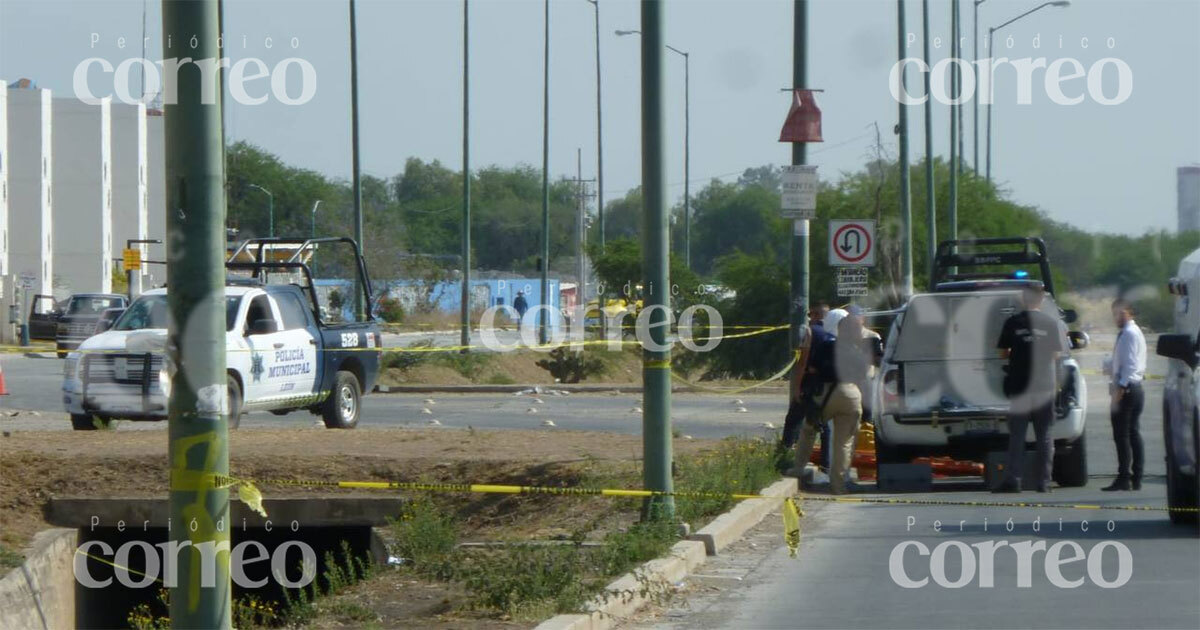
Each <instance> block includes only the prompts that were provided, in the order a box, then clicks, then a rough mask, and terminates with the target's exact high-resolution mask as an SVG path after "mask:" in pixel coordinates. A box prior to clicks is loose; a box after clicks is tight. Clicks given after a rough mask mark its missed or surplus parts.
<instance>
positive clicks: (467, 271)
mask: <svg viewBox="0 0 1200 630" xmlns="http://www.w3.org/2000/svg"><path fill="white" fill-rule="evenodd" d="M470 64H471V49H470V9H469V0H463V75H462V80H463V111H462V116H463V150H462V153H463V167H462V172H463V215H462V297H461V302H462V304H461V306H462V334H461V335H460V336H459V340H458V343H459V345H460V346H462V347H463V352H464V353H465V352H467V347H468V346H470V345H471V82H470V72H469V70H470Z"/></svg>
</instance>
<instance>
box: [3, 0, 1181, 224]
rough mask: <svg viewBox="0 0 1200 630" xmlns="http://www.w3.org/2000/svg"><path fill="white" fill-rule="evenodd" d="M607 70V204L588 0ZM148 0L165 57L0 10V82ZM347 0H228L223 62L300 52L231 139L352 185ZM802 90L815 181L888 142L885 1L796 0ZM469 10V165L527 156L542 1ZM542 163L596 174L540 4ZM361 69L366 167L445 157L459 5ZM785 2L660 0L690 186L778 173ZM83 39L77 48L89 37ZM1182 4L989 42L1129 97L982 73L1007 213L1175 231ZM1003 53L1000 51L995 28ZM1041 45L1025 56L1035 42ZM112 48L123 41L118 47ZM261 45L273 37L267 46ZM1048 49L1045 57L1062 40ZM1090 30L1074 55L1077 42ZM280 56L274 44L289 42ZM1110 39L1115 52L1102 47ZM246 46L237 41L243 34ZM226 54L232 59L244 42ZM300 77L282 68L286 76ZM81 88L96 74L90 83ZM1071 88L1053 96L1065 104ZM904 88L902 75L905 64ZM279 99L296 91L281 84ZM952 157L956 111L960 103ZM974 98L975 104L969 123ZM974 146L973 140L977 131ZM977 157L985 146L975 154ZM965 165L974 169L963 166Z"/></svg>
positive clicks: (1113, 8)
mask: <svg viewBox="0 0 1200 630" xmlns="http://www.w3.org/2000/svg"><path fill="white" fill-rule="evenodd" d="M600 2H601V35H602V39H601V46H602V48H603V57H602V61H603V68H604V76H603V79H604V124H605V127H604V129H605V138H604V139H605V147H604V148H605V179H606V181H605V194H606V197H607V198H608V199H613V198H615V197H616V196H618V195H621V194H623V193H624V192H625V191H626V190H627V189H629V188H630V187H633V186H635V185H637V183H638V180H639V178H640V170H639V169H640V158H639V155H640V154H639V149H638V144H639V118H638V50H639V38H637V37H636V36H631V37H617V36H615V35H614V34H613V31H614V30H615V29H636V28H638V27H639V24H638V18H637V14H638V9H637V4H636V3H635V2H631V1H627V0H600ZM931 4H932V5H933V6H932V8H931V22H932V24H931V28H932V30H933V35H934V36H940V37H941V38H942V40H943V41H942V47H941V48H940V49H935V50H932V51H931V52H932V56H933V58H934V60H935V61H936V60H937V59H940V58H942V57H945V56H948V55H949V43H948V39H949V31H950V6H951V3H950V2H949V1H947V0H934V1H933V2H932V3H931ZM971 4H972V3H971V0H964V1H963V3H962V7H963V9H962V11H963V16H964V17H963V34H964V36H966V37H967V38H968V39H967V45H966V48H965V49H964V54H965V56H968V57H969V56H970V54H971V52H970V45H971V40H970V33H971ZM1038 4H1039V2H1037V1H1036V0H1030V1H1026V0H1019V1H1018V0H987V1H986V2H985V3H984V4H983V5H982V6H981V7H980V18H979V19H980V30H981V36H980V39H981V44H980V46H981V54H980V56H981V57H982V56H985V55H984V53H983V51H982V45H983V44H982V40H983V39H985V37H986V28H987V27H988V26H990V25H997V24H999V23H1001V22H1003V21H1005V20H1007V19H1009V18H1011V17H1014V16H1016V15H1018V14H1020V13H1021V12H1023V11H1025V10H1027V9H1029V8H1032V7H1034V6H1037V5H1038ZM144 5H145V6H147V7H148V17H147V25H148V27H147V34H148V35H149V36H150V44H151V45H150V48H149V49H148V51H147V57H149V58H151V59H154V60H157V59H160V58H161V57H162V53H161V51H162V46H161V41H160V37H161V36H160V33H161V21H160V13H159V10H158V6H157V5H158V3H157V2H146V3H143V2H142V1H140V0H91V1H86V2H64V1H58V0H37V1H29V0H0V78H3V79H5V80H7V81H9V82H11V81H13V80H15V79H18V78H21V77H28V78H32V79H34V80H35V81H37V82H38V83H39V84H40V85H41V86H42V87H46V88H50V89H52V90H54V91H55V93H56V94H61V95H68V94H70V92H71V78H72V74H73V72H74V70H75V67H76V65H78V64H79V62H80V61H82V60H84V59H86V58H89V57H96V56H98V57H104V58H106V59H108V60H110V61H111V62H112V63H113V64H114V65H116V64H117V63H119V62H120V61H121V60H123V59H125V58H127V57H138V56H140V55H141V50H140V39H141V36H142V26H141V24H142V10H143V6H144ZM346 6H347V5H346V2H344V1H341V0H320V1H317V0H311V1H308V2H285V1H282V0H279V1H262V0H228V1H227V2H226V9H225V11H226V13H225V30H226V33H227V35H226V47H227V51H226V54H227V55H228V56H230V57H232V58H233V59H234V60H235V61H236V60H237V59H239V58H242V57H246V56H253V57H258V58H261V59H263V60H264V61H265V62H266V63H267V64H268V65H270V66H273V65H274V64H275V63H276V62H278V61H279V60H280V59H283V58H285V57H290V56H296V57H302V58H304V59H307V60H308V61H309V62H311V63H312V64H313V66H314V67H315V69H316V73H317V81H318V83H317V92H316V95H315V97H314V98H313V99H312V100H311V101H310V102H308V103H307V104H305V105H301V106H287V105H282V104H280V103H278V102H276V101H274V100H271V101H269V102H268V103H267V104H264V105H258V106H248V105H238V104H232V105H231V108H230V110H229V112H228V114H227V115H228V122H229V124H228V125H227V127H228V129H227V131H228V133H229V135H230V136H231V139H235V140H247V141H250V142H252V143H254V144H257V145H260V146H262V147H263V148H265V149H267V150H269V151H271V152H274V153H277V154H279V155H280V156H282V158H283V159H285V160H286V161H288V162H290V163H292V164H296V165H299V166H303V167H306V168H311V169H315V170H318V171H321V172H324V173H327V174H329V175H333V176H337V177H343V178H347V177H349V164H350V140H349V131H350V122H349V113H348V112H349V56H348V47H347V42H348V34H347V9H346ZM810 6H811V9H810V17H809V19H810V37H811V41H810V44H809V46H810V48H809V50H810V69H809V76H810V79H811V83H812V87H818V88H823V89H824V90H825V92H824V93H822V94H821V95H820V96H819V104H820V106H821V109H822V110H823V112H824V136H825V140H826V142H825V143H824V144H823V145H818V146H816V147H814V148H813V149H811V150H810V151H811V152H810V161H811V162H813V163H816V164H819V165H820V166H821V172H822V174H823V176H824V177H825V178H827V179H828V178H834V177H836V176H837V174H838V173H840V172H844V171H849V170H854V169H856V168H858V167H859V166H860V165H861V164H862V163H863V161H864V159H865V158H866V156H867V155H868V154H869V151H870V149H871V145H872V144H873V142H874V124H876V123H878V125H879V128H880V129H881V130H882V131H883V134H884V136H883V137H884V142H885V143H887V145H888V147H889V149H890V150H891V151H892V152H893V154H894V152H895V150H896V137H895V136H894V135H892V134H891V132H890V130H891V129H892V126H893V125H894V124H895V122H896V117H897V104H896V103H895V101H893V100H892V98H891V96H890V94H889V89H888V73H889V71H890V70H891V67H892V64H893V63H894V62H895V60H896V53H897V48H896V46H897V32H896V3H895V2H894V1H892V0H812V1H811V2H810ZM907 7H908V9H907V22H908V24H907V26H908V30H909V31H911V32H913V33H914V34H915V35H916V36H917V41H916V43H914V44H913V46H912V48H911V49H910V54H911V55H913V56H920V54H921V49H920V45H921V40H920V37H921V32H920V26H921V3H920V2H919V1H916V0H909V2H907ZM471 12H472V32H471V39H472V41H471V46H472V63H471V75H472V129H473V142H472V157H473V163H474V165H475V166H476V167H479V166H484V165H489V164H499V165H512V164H516V163H527V164H533V165H540V164H541V142H542V135H541V133H542V131H541V121H542V100H541V99H542V94H541V88H542V83H541V82H542V56H541V55H542V27H543V26H542V25H543V23H542V3H541V2H538V1H535V0H528V1H521V0H476V1H475V2H473V3H472V5H471ZM550 14H551V18H550V19H551V44H550V46H551V55H552V58H551V64H550V74H551V104H550V107H551V120H550V123H551V147H550V152H551V173H552V175H553V176H556V177H557V176H574V173H575V159H576V148H577V147H582V148H583V170H584V174H585V177H594V173H595V160H596V156H595V140H596V136H595V66H594V64H595V57H594V54H595V48H594V46H595V42H594V39H593V38H594V30H593V29H594V26H593V15H594V13H593V9H592V5H591V4H589V3H587V2H585V1H584V0H554V1H553V2H551V7H550ZM358 16H359V65H360V67H359V73H360V74H359V76H360V94H361V100H360V107H361V116H362V143H363V169H364V171H365V172H367V173H370V174H372V175H378V176H391V175H393V174H395V173H397V172H399V171H400V170H401V169H402V168H403V164H404V161H405V159H406V158H408V157H410V156H416V157H420V158H423V159H438V160H441V161H442V162H444V163H446V164H448V165H450V166H452V167H453V168H458V167H459V165H460V164H461V143H462V140H461V127H460V125H461V85H462V78H461V68H462V57H461V50H462V48H461V46H462V24H461V17H462V4H461V2H457V1H454V0H435V1H416V0H395V1H390V2H387V1H383V0H360V2H359V3H358ZM791 20H792V3H791V2H788V1H786V0H785V1H780V0H740V1H739V0H708V1H698V0H690V1H684V0H676V1H671V2H667V3H666V29H667V36H666V39H667V42H668V43H669V44H671V45H672V46H675V47H677V48H680V49H683V50H686V51H689V52H690V53H691V125H692V134H691V139H692V159H691V164H692V172H691V180H692V182H693V186H692V188H693V190H697V189H699V188H700V187H701V186H703V185H704V184H705V183H706V182H708V181H709V180H710V179H711V178H713V177H722V178H726V179H729V178H732V177H735V176H736V175H737V174H738V173H740V172H741V171H742V170H743V169H744V168H746V167H750V166H757V165H762V164H767V163H774V164H782V163H786V162H787V161H788V159H789V156H790V151H789V148H788V146H787V145H782V144H779V143H778V142H776V140H777V138H778V133H779V127H780V124H781V123H782V120H783V117H784V115H785V113H786V111H787V108H788V103H789V100H788V96H787V95H786V94H785V93H782V92H780V91H779V90H780V88H783V87H785V86H787V85H788V84H789V82H790V77H791V41H792V38H791ZM93 33H95V34H97V35H98V37H99V39H100V41H99V42H98V43H96V44H95V45H94V47H93V44H92V42H91V40H92V34H93ZM1197 33H1200V0H1121V1H1118V0H1075V2H1073V3H1072V4H1071V6H1070V7H1067V8H1056V7H1049V8H1046V9H1043V10H1041V11H1039V12H1037V13H1035V14H1033V15H1031V16H1029V17H1027V18H1025V19H1023V20H1021V21H1020V22H1018V23H1016V24H1014V25H1012V26H1011V27H1008V28H1006V29H1005V30H1004V31H1002V32H998V33H997V48H998V51H997V52H998V53H1003V55H1004V56H1007V57H1009V58H1022V57H1034V58H1037V57H1045V58H1046V59H1047V62H1048V63H1050V62H1053V61H1054V60H1055V59H1058V58H1060V57H1072V58H1075V59H1078V60H1079V61H1080V63H1081V64H1082V65H1083V67H1084V68H1085V69H1087V68H1090V67H1091V66H1092V64H1093V63H1095V62H1096V61H1097V60H1099V59H1101V58H1104V57H1116V58H1118V59H1121V60H1122V61H1124V62H1125V63H1126V64H1128V65H1129V67H1130V69H1131V71H1132V77H1133V82H1132V88H1133V89H1132V94H1131V95H1130V97H1129V98H1128V100H1126V101H1125V102H1123V103H1121V104H1119V105H1111V106H1106V105H1101V104H1098V103H1097V102H1095V101H1094V100H1093V99H1092V98H1090V97H1087V98H1085V100H1084V102H1083V103H1081V104H1078V105H1073V106H1067V105H1058V104H1055V103H1052V102H1051V101H1050V100H1049V98H1048V96H1047V93H1046V91H1045V89H1044V88H1043V76H1044V72H1045V71H1044V70H1037V71H1036V73H1035V74H1034V80H1033V83H1032V85H1033V90H1032V104H1029V105H1018V104H1017V103H1016V93H1017V87H1016V80H1015V73H1014V71H1013V69H1012V68H1011V67H1009V68H1007V69H1004V70H1001V71H999V72H998V74H997V79H996V83H997V85H996V91H997V102H996V105H994V110H993V116H994V123H993V124H994V128H993V133H994V146H995V148H994V153H993V174H994V176H995V178H996V179H997V180H998V181H999V182H1001V183H1002V184H1003V186H1004V187H1005V188H1007V189H1008V190H1009V191H1010V192H1011V196H1012V197H1013V198H1014V199H1015V200H1017V201H1018V202H1021V203H1026V204H1030V205H1033V206H1037V207H1039V208H1041V209H1042V210H1044V211H1045V212H1046V213H1047V214H1048V215H1049V216H1051V217H1053V218H1055V219H1058V220H1061V221H1066V222H1069V223H1072V224H1075V225H1078V226H1081V227H1085V228H1088V229H1099V230H1104V231H1109V232H1123V233H1141V232H1143V231H1145V230H1149V229H1158V228H1164V227H1166V228H1174V226H1175V207H1176V199H1175V194H1176V193H1175V168H1176V167H1177V166H1180V165H1184V164H1193V163H1200V39H1198V38H1197ZM1009 34H1011V35H1012V36H1013V48H1012V49H1011V50H1010V49H1004V50H1000V49H999V47H1000V46H1001V45H1003V39H1004V37H1005V36H1007V35H1009ZM1039 34H1040V43H1041V47H1040V48H1039V49H1034V48H1033V40H1034V37H1035V36H1036V35H1039ZM121 37H124V38H125V39H126V40H127V42H126V48H125V49H119V48H118V38H121ZM267 37H271V38H272V43H273V47H272V48H270V49H268V48H266V47H265V46H266V38H267ZM1060 37H1061V41H1062V47H1061V48H1059V38H1060ZM1084 37H1087V38H1088V47H1087V48H1083V47H1082V46H1083V42H1082V38H1084ZM292 38H296V41H297V42H298V44H299V46H298V47H297V48H295V49H292V47H291V43H290V40H292ZM1109 38H1111V43H1112V44H1113V47H1112V48H1111V49H1110V48H1109V47H1108V43H1109V41H1110V39H1109ZM243 42H244V44H243ZM243 46H244V47H243ZM666 61H667V69H668V81H667V87H668V90H669V99H670V101H669V103H668V123H669V136H668V140H669V152H668V160H669V172H668V178H669V181H670V182H671V184H672V188H671V193H672V195H673V196H674V197H675V198H678V197H679V196H681V195H682V191H683V184H682V183H683V96H684V93H683V77H684V75H683V59H682V58H681V57H679V56H677V55H674V54H668V57H667V59H666ZM296 76H297V75H293V78H296ZM92 77H93V79H92V86H93V89H94V91H96V92H97V93H98V94H103V93H105V92H107V91H108V90H109V89H111V78H109V79H107V81H106V80H105V78H104V77H103V76H102V75H101V74H100V73H99V72H97V71H95V70H94V71H93V73H92ZM1116 78H1117V77H1116V72H1115V71H1114V70H1113V67H1112V66H1109V67H1108V68H1107V70H1106V72H1104V84H1105V93H1106V95H1107V97H1109V98H1111V97H1113V96H1114V95H1115V94H1116V91H1117V87H1116ZM1085 84H1086V81H1085V80H1084V79H1079V80H1076V81H1074V82H1072V83H1068V84H1066V85H1065V86H1064V91H1065V92H1066V93H1067V94H1068V95H1069V96H1074V95H1077V94H1079V93H1081V92H1082V93H1084V94H1085V96H1086V92H1085V91H1084V87H1085ZM910 86H911V87H910V89H912V90H913V91H914V92H915V91H917V89H918V87H919V86H918V82H917V81H915V80H913V78H912V76H911V74H910ZM297 89H298V88H297ZM963 111H964V115H965V116H966V130H967V138H968V140H967V151H966V153H967V157H968V159H970V158H971V156H972V155H973V152H974V151H973V149H972V144H971V120H972V119H971V108H970V106H969V105H968V106H966V107H964V110H963ZM983 121H984V108H982V107H981V108H980V124H981V127H982V125H983ZM933 128H934V143H935V150H936V152H937V153H939V154H943V155H944V154H946V153H947V151H948V144H949V107H948V106H946V105H942V104H936V105H935V107H934V111H933ZM910 133H911V135H912V140H913V142H912V157H913V160H914V161H916V160H917V159H919V158H920V157H921V156H922V155H923V152H924V144H923V133H924V129H923V114H922V108H921V107H920V106H912V107H910ZM982 137H983V134H982V132H981V141H982ZM981 161H982V147H981ZM981 167H982V165H981Z"/></svg>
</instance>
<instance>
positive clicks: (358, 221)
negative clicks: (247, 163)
mask: <svg viewBox="0 0 1200 630" xmlns="http://www.w3.org/2000/svg"><path fill="white" fill-rule="evenodd" d="M350 169H351V174H350V178H351V186H352V187H353V188H354V240H355V241H357V242H358V249H359V251H360V252H363V253H364V254H365V253H366V251H367V244H366V243H364V242H363V209H362V167H361V163H360V161H359V153H358V19H357V18H356V17H355V11H354V0H350ZM364 301H365V287H363V286H362V283H361V282H359V281H358V279H357V276H355V280H354V316H355V319H358V320H360V321H361V320H362V318H363V313H364V311H366V308H365V305H364V304H363V302H364Z"/></svg>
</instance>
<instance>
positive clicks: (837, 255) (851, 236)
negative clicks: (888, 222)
mask: <svg viewBox="0 0 1200 630" xmlns="http://www.w3.org/2000/svg"><path fill="white" fill-rule="evenodd" d="M829 264H830V265H833V266H835V267H847V266H849V267H872V266H874V265H875V222H874V221H859V220H852V221H830V222H829Z"/></svg>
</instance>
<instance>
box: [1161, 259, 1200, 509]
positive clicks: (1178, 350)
mask: <svg viewBox="0 0 1200 630" xmlns="http://www.w3.org/2000/svg"><path fill="white" fill-rule="evenodd" d="M1167 287H1168V289H1169V290H1170V292H1171V293H1172V294H1173V295H1174V296H1175V327H1174V330H1173V332H1172V334H1169V335H1159V337H1158V348H1157V352H1158V354H1160V355H1162V356H1164V357H1168V358H1170V359H1173V360H1172V361H1171V362H1170V365H1169V366H1168V369H1167V376H1166V379H1164V382H1163V440H1164V442H1165V446H1166V460H1167V461H1166V464H1167V505H1168V506H1169V507H1170V508H1172V511H1171V512H1170V515H1171V520H1172V521H1174V522H1176V523H1192V524H1195V523H1196V520H1197V512H1196V508H1197V507H1198V506H1200V475H1197V469H1198V466H1197V457H1198V455H1200V414H1198V413H1197V405H1200V304H1196V303H1193V302H1192V299H1191V298H1192V294H1193V293H1194V294H1196V296H1197V297H1198V299H1200V249H1198V250H1196V251H1194V252H1192V253H1191V254H1189V255H1188V257H1187V258H1184V259H1183V261H1182V262H1180V263H1179V272H1178V275H1176V276H1175V277H1174V278H1172V279H1171V281H1170V282H1169V283H1168V284H1167Z"/></svg>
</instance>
